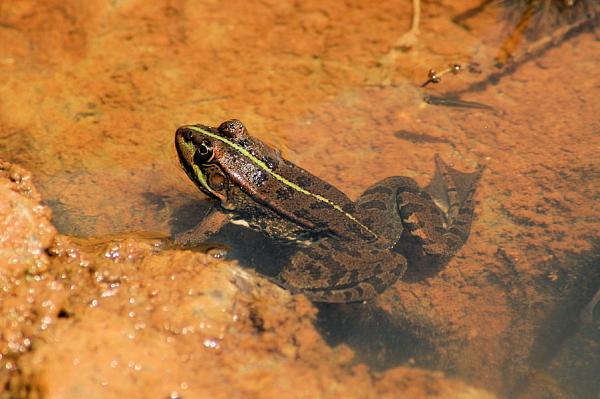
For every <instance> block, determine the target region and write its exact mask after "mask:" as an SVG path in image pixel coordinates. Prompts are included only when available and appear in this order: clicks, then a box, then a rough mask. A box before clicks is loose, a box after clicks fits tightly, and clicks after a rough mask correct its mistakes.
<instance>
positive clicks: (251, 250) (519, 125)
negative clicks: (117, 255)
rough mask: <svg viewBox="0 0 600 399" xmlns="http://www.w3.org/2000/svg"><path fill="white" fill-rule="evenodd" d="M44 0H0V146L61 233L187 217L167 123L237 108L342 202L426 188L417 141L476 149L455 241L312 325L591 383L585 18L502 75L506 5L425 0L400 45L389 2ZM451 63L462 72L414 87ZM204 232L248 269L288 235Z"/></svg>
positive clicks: (592, 227) (373, 349) (535, 385)
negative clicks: (411, 40)
mask: <svg viewBox="0 0 600 399" xmlns="http://www.w3.org/2000/svg"><path fill="white" fill-rule="evenodd" d="M63 3H64V2H52V1H51V2H47V4H45V5H44V6H43V7H41V8H39V7H37V5H36V4H35V3H33V2H31V3H29V2H5V3H3V4H2V5H0V42H1V43H2V45H0V71H1V73H2V76H3V81H2V83H1V84H0V159H3V160H6V161H10V162H14V163H18V164H20V165H22V166H24V167H26V168H27V169H29V170H30V171H31V172H32V173H33V176H34V180H35V183H36V184H37V186H38V188H39V189H40V191H41V193H42V196H43V197H44V200H45V203H46V204H48V205H49V206H50V207H51V208H52V210H53V215H54V216H53V222H54V224H55V225H56V226H57V228H58V229H59V231H60V232H61V233H63V234H67V235H75V236H81V237H102V236H106V235H111V234H116V233H119V234H130V233H138V232H152V233H156V234H159V235H169V234H172V233H175V232H180V231H183V230H185V229H187V228H190V227H191V226H193V225H194V224H195V223H196V222H197V221H198V220H199V218H200V216H199V215H200V214H201V210H202V209H203V207H205V206H207V203H206V202H205V198H204V197H203V195H202V194H200V193H199V192H198V191H197V190H196V188H195V187H194V186H193V184H192V183H191V182H190V181H188V179H187V177H186V176H185V174H184V173H183V172H182V171H181V169H180V167H179V165H178V162H177V160H176V154H175V151H174V148H173V136H174V131H175V129H176V128H177V127H178V126H180V125H182V124H186V123H204V124H210V125H218V124H219V123H220V122H221V121H223V120H225V119H229V118H239V119H241V120H243V121H244V123H245V124H246V126H247V127H248V129H249V130H250V133H251V134H254V135H256V136H258V137H260V138H261V139H262V140H265V141H267V142H269V143H271V144H272V145H273V146H276V147H278V148H281V149H282V150H283V154H284V156H285V157H286V158H287V159H289V160H291V161H293V162H294V163H297V164H299V165H301V166H302V167H304V168H305V169H307V170H309V171H310V172H312V173H314V174H315V175H318V176H319V177H321V178H323V179H324V180H326V181H328V182H330V183H332V184H334V185H335V186H336V187H339V188H340V189H342V190H343V191H344V192H346V193H347V194H348V195H349V196H350V197H351V198H357V197H358V196H359V195H360V193H361V192H362V191H363V190H364V189H365V188H366V187H368V186H370V185H371V184H373V183H374V182H376V181H378V180H381V179H383V178H385V177H387V176H391V175H400V176H409V177H412V178H414V179H415V180H417V182H419V184H421V185H425V184H427V182H428V181H429V179H431V177H432V175H433V159H434V155H435V154H436V153H438V154H440V155H441V156H442V158H443V159H445V160H446V161H447V162H449V163H451V164H453V165H454V166H455V167H456V168H457V169H460V170H465V171H472V170H474V169H475V168H476V167H477V166H479V165H483V166H485V172H484V175H483V178H482V180H481V182H480V184H479V187H478V191H477V195H476V200H477V206H476V215H477V216H476V219H475V222H474V224H473V227H472V230H471V235H470V238H469V240H468V242H467V243H466V245H465V246H464V247H463V248H462V249H461V251H460V252H459V253H458V254H457V255H456V256H455V257H454V258H453V259H452V260H451V261H450V262H449V263H448V264H447V265H446V266H445V267H444V269H443V270H442V271H441V272H439V273H436V274H434V275H428V276H421V275H420V274H419V270H416V271H411V273H410V274H409V277H410V279H408V280H407V281H404V282H399V283H398V284H396V285H395V286H394V287H393V288H391V289H389V290H387V291H386V292H385V293H384V294H382V295H381V296H380V297H379V298H377V300H375V301H373V302H372V303H369V304H366V305H364V304H351V305H318V308H319V316H318V319H317V326H318V328H319V331H320V333H321V334H322V335H323V336H324V337H325V338H326V339H327V341H328V343H330V344H331V345H337V344H340V343H345V344H348V345H349V346H350V347H351V348H352V349H353V350H354V351H355V352H356V353H357V362H365V363H366V364H367V365H369V367H371V368H372V369H373V370H382V369H387V368H389V367H393V366H397V365H410V366H413V365H414V366H419V367H424V368H429V369H434V370H443V371H446V372H448V373H449V374H450V375H452V376H457V377H459V378H461V379H463V380H465V381H467V382H469V383H471V384H473V385H475V386H479V387H484V388H487V389H489V390H490V391H492V392H495V393H497V394H498V395H500V396H502V397H511V398H515V397H517V398H518V397H523V398H525V397H556V398H562V397H577V398H579V397H581V398H587V397H590V398H593V397H600V382H599V380H598V379H597V378H596V376H597V375H598V373H600V350H599V344H600V317H599V312H600V309H597V310H596V311H595V313H594V315H593V319H592V321H591V323H584V322H583V321H582V320H581V318H580V315H579V313H580V311H581V310H582V309H583V308H584V307H585V305H586V304H587V303H588V302H589V301H590V300H591V298H592V297H593V295H594V293H595V292H596V291H597V290H599V289H600V269H598V265H600V208H599V207H598V198H599V196H600V189H599V187H600V162H599V161H598V159H599V157H598V153H599V150H600V118H599V117H598V112H597V109H598V107H597V104H598V101H599V100H600V87H599V85H598V79H596V78H595V73H594V71H595V70H596V69H597V65H598V62H599V61H600V56H599V55H598V54H600V52H599V51H598V50H599V46H598V41H597V36H595V35H594V32H592V31H590V29H589V27H590V26H594V25H597V19H596V21H595V22H590V23H589V24H588V25H586V26H585V28H584V29H581V30H579V31H578V32H577V34H574V35H572V37H570V38H569V39H568V40H565V41H563V42H560V43H557V44H556V45H553V46H550V48H548V49H547V50H545V51H543V52H541V53H540V54H532V55H531V56H530V57H529V58H526V59H524V60H523V62H521V63H520V64H518V65H515V66H514V67H513V68H512V69H505V70H502V71H500V72H499V70H498V69H496V68H495V67H494V56H495V55H496V54H497V53H498V51H499V49H500V48H501V46H502V43H503V41H504V40H505V38H506V37H507V35H508V34H509V32H510V31H512V27H513V26H514V25H515V21H514V20H508V19H505V18H504V17H503V14H502V12H501V10H500V9H498V8H495V7H485V8H483V9H482V10H481V11H480V12H475V11H473V13H472V15H471V14H469V12H470V10H476V8H477V6H478V2H474V1H460V2H456V1H454V2H448V1H444V2H441V3H436V4H433V3H424V4H423V15H422V21H421V24H422V25H421V28H420V34H419V36H418V41H417V42H416V44H415V45H414V46H413V48H411V49H394V48H393V47H392V44H393V43H394V42H395V41H396V40H397V38H398V37H399V36H401V35H402V33H403V31H404V27H406V26H409V16H410V15H411V10H410V2H408V1H407V2H406V4H404V3H401V4H400V3H399V4H393V5H392V4H385V5H379V6H369V7H366V6H364V5H362V4H360V3H359V2H356V3H353V2H346V3H344V4H341V3H339V4H338V2H323V1H320V2H306V3H305V4H302V5H298V4H288V3H281V2H277V3H273V4H269V2H265V3H260V4H252V5H247V4H245V3H242V2H239V3H238V2H227V3H226V4H220V3H218V2H188V3H186V2H175V3H174V4H171V3H169V2H164V3H162V2H157V3H154V4H152V5H148V4H146V3H143V4H142V2H139V3H138V2H135V1H125V2H112V3H111V2H102V1H97V2H92V3H89V4H87V5H82V4H80V3H79V2H66V3H64V4H63ZM586 4H588V3H587V2H586ZM589 6H590V7H591V6H592V5H591V3H589ZM459 16H463V17H464V16H468V18H466V17H465V18H460V20H458V21H457V18H458V17H459ZM200 22H201V23H200ZM552 29H553V30H552V32H556V31H557V29H559V28H558V27H556V26H554V27H553V28H552ZM540 35H541V37H543V36H544V35H543V34H540ZM596 35H597V28H596ZM534 41H535V39H534V38H532V37H524V38H523V42H522V43H520V44H519V45H518V46H517V50H516V51H517V52H522V51H524V49H525V48H526V47H527V45H528V44H531V43H532V42H534ZM452 63H461V64H463V65H465V66H467V65H470V66H471V67H470V68H464V70H463V71H462V72H461V73H460V74H458V75H451V74H448V75H445V76H444V77H443V79H442V82H441V83H439V84H438V85H434V84H431V85H429V86H428V87H426V88H420V87H419V85H420V84H421V83H423V82H424V81H425V80H426V79H427V71H428V70H429V69H430V68H435V69H436V70H440V69H444V68H445V67H446V66H447V65H448V64H452ZM424 96H435V97H441V98H445V99H454V98H456V97H457V96H458V97H459V98H460V99H461V100H464V101H470V102H476V103H478V104H484V105H486V106H489V108H470V107H465V108H463V107H446V106H436V105H431V104H428V103H426V102H425V101H424V100H423V98H424ZM215 240H218V241H219V242H224V243H226V244H227V245H229V246H230V247H231V253H230V257H232V258H235V259H239V260H240V262H241V264H242V265H246V266H254V267H256V268H257V269H258V271H259V272H262V273H264V274H266V275H274V274H276V273H277V270H278V268H279V267H280V265H278V261H279V262H281V260H279V259H278V258H281V256H280V254H281V252H286V251H290V250H291V249H290V247H289V246H282V245H278V244H273V243H272V242H270V241H269V240H267V239H265V238H263V237H262V236H260V235H258V234H255V233H252V232H247V231H244V230H243V229H240V228H238V227H231V228H227V229H226V230H225V231H224V232H223V233H221V235H219V236H218V237H217V238H215Z"/></svg>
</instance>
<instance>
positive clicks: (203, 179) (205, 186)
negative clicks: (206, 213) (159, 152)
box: [175, 129, 228, 205]
mask: <svg viewBox="0 0 600 399" xmlns="http://www.w3.org/2000/svg"><path fill="white" fill-rule="evenodd" d="M185 135H186V131H185V130H183V129H178V130H177V133H176V134H175V148H176V149H177V155H178V157H179V163H180V164H181V166H182V167H183V170H184V171H185V173H186V174H187V175H188V177H189V178H190V179H191V180H192V181H193V182H194V183H195V184H196V186H197V187H198V188H199V189H200V191H202V192H203V193H204V194H206V195H208V196H209V197H212V198H216V199H218V200H219V201H220V202H221V204H222V205H223V204H225V203H228V201H227V196H226V194H225V193H226V192H227V190H226V187H227V184H225V183H226V182H227V179H226V178H225V175H224V174H223V172H222V171H221V170H220V168H219V167H218V166H217V165H216V164H214V163H210V162H208V163H201V162H199V159H202V157H203V156H204V155H205V154H202V153H199V151H200V149H199V148H198V146H197V145H196V144H195V143H194V142H193V141H191V140H186V138H185ZM212 176H214V177H218V186H219V187H214V188H213V187H211V185H210V184H209V181H211V180H215V179H211V177H212ZM213 183H214V181H213Z"/></svg>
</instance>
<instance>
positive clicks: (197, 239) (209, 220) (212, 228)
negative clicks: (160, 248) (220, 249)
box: [172, 207, 230, 248]
mask: <svg viewBox="0 0 600 399" xmlns="http://www.w3.org/2000/svg"><path fill="white" fill-rule="evenodd" d="M229 220H230V217H229V215H228V214H226V213H224V212H221V211H220V210H218V209H216V208H215V207H211V208H209V209H208V210H207V212H206V214H205V215H204V218H202V220H201V221H200V223H198V224H197V225H196V227H194V228H193V229H191V230H188V231H184V232H182V233H179V234H177V235H176V236H175V237H174V238H173V240H172V245H173V246H175V247H184V248H185V247H194V246H199V245H201V244H204V243H206V240H208V239H209V238H210V237H211V236H212V235H214V234H216V233H218V232H219V231H220V230H221V229H222V228H223V226H225V225H226V224H227V223H228V222H229Z"/></svg>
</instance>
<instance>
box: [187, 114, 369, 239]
mask: <svg viewBox="0 0 600 399" xmlns="http://www.w3.org/2000/svg"><path fill="white" fill-rule="evenodd" d="M187 128H189V129H191V130H195V131H197V132H199V133H202V134H205V135H207V136H209V137H212V138H214V139H216V140H219V141H221V142H223V143H225V144H227V145H228V146H230V147H232V148H233V149H235V150H236V151H238V152H239V153H240V154H242V155H243V156H245V157H246V158H248V159H249V160H250V161H252V163H253V164H255V165H257V166H258V167H259V168H261V169H262V170H264V171H265V172H267V173H268V174H270V175H271V176H273V177H274V178H275V179H277V180H279V181H280V182H281V183H283V184H285V185H286V186H288V187H291V188H293V189H294V190H296V191H298V192H301V193H302V194H304V195H308V196H311V197H313V198H315V199H316V200H318V201H321V202H323V203H325V204H327V205H329V206H331V207H332V208H333V209H335V210H336V211H338V212H340V213H342V214H343V215H344V216H345V217H347V218H348V219H350V220H352V221H353V222H355V223H356V224H358V225H359V226H360V227H362V228H363V229H365V230H366V231H368V232H369V234H372V235H373V237H374V238H377V234H375V233H374V232H373V231H371V229H369V228H368V227H367V226H365V225H364V224H362V223H361V222H360V221H358V220H357V219H356V218H355V217H354V216H352V215H351V214H349V213H348V212H346V211H344V210H343V209H342V207H341V206H339V205H338V204H336V203H335V202H333V201H331V200H330V199H328V198H325V197H323V196H322V195H319V194H315V193H312V192H310V191H308V190H307V189H305V188H302V187H300V186H299V185H297V184H296V183H293V182H291V181H289V180H288V179H286V178H285V177H283V176H281V175H280V174H277V173H275V172H274V171H272V170H271V169H269V167H268V166H267V164H266V163H264V162H263V161H261V160H260V159H258V158H257V157H255V156H254V155H252V154H251V153H250V152H249V151H248V150H246V149H245V148H244V147H242V146H240V145H238V144H236V143H234V142H233V141H231V140H228V139H227V138H225V137H222V136H219V135H217V134H215V133H213V132H211V131H209V130H204V129H202V128H200V127H198V126H194V125H188V126H187Z"/></svg>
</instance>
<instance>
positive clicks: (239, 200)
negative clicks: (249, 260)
mask: <svg viewBox="0 0 600 399" xmlns="http://www.w3.org/2000/svg"><path fill="white" fill-rule="evenodd" d="M175 148H176V151H177V155H178V158H179V162H180V165H181V167H182V168H183V170H184V171H185V173H186V174H187V176H188V177H189V179H190V180H191V181H192V182H193V183H194V184H195V185H196V187H197V188H198V189H199V190H200V191H201V192H202V193H204V194H205V195H206V196H207V197H208V199H209V200H210V201H212V202H213V203H214V206H211V207H210V208H209V211H208V213H207V214H206V215H205V217H204V218H203V219H202V221H201V222H200V223H199V224H198V226H196V227H195V228H194V229H192V230H190V231H187V232H184V233H181V234H179V235H177V236H175V238H174V242H175V244H176V245H181V246H193V245H196V244H200V243H203V242H205V241H206V240H208V239H210V237H211V236H212V235H214V234H216V233H217V232H219V231H220V230H221V229H222V228H223V227H224V226H225V225H227V224H228V223H233V224H237V225H241V226H244V227H246V228H250V229H253V230H255V231H258V232H261V233H263V234H265V235H266V236H267V237H269V238H271V239H273V240H276V241H282V242H292V243H294V244H295V245H296V246H297V247H298V249H297V250H296V251H294V254H293V255H291V257H290V259H289V260H286V262H285V264H284V265H283V267H282V268H281V270H280V271H279V273H278V274H277V275H276V276H275V277H272V280H273V281H275V282H276V283H277V284H279V285H280V286H282V287H284V288H285V289H287V290H289V291H290V292H292V293H294V294H296V293H301V294H304V295H305V296H306V297H307V298H308V299H310V300H311V301H313V302H329V303H351V302H364V301H368V300H371V299H373V298H375V297H376V296H378V295H379V294H381V293H382V292H383V291H385V290H386V289H387V288H388V287H390V286H392V285H393V284H394V283H395V282H396V281H398V280H399V279H400V278H401V277H402V276H403V275H404V273H405V272H406V270H407V267H408V261H407V259H406V257H405V256H403V255H402V254H401V252H400V251H398V250H397V247H398V246H401V245H402V242H403V241H406V240H411V241H412V242H413V243H415V244H416V245H418V248H419V249H420V250H421V251H422V253H423V254H424V255H425V256H427V257H431V258H432V259H438V260H439V259H449V258H451V257H452V256H453V255H454V254H455V253H456V252H457V251H458V250H459V249H460V248H461V247H462V246H463V244H464V243H465V242H466V240H467V238H468V236H469V233H470V228H471V224H472V221H473V218H474V193H475V189H476V186H477V183H478V181H479V178H480V176H481V171H482V169H481V168H478V169H477V170H476V171H475V172H470V173H464V172H460V171H458V170H456V169H454V168H452V167H450V166H448V165H447V164H446V163H445V162H444V161H442V159H441V158H440V157H439V155H436V156H435V165H436V171H435V175H434V177H433V179H432V181H431V183H430V184H429V185H428V186H427V187H425V188H421V187H420V186H419V185H418V184H417V182H416V181H415V180H414V179H412V178H410V177H404V176H391V177H387V178H385V179H383V180H381V181H379V182H377V183H375V184H373V185H372V186H370V187H368V188H367V189H366V190H365V191H364V192H363V193H362V194H361V195H360V196H359V197H358V199H357V200H356V201H352V200H351V199H350V198H349V197H348V196H347V195H346V194H345V193H344V192H342V191H341V190H339V189H338V188H336V187H335V186H334V185H332V184H330V183H328V182H326V181H324V180H323V179H321V178H319V177H317V176H315V175H313V174H312V173H310V172H308V171H307V170H305V169H303V168H301V167H300V166H298V165H296V164H294V163H292V162H290V161H288V160H286V159H285V158H284V157H283V156H282V155H281V152H280V151H279V150H277V149H275V148H272V147H271V146H269V145H267V144H266V143H264V142H263V141H261V140H260V139H258V138H256V137H254V136H251V135H250V134H249V132H248V130H247V128H246V126H245V125H244V124H243V123H242V122H241V121H239V120H237V119H231V120H227V121H225V122H223V123H221V124H220V125H219V126H218V127H211V126H207V125H203V124H193V125H183V126H181V127H179V128H178V129H177V130H176V132H175Z"/></svg>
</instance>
